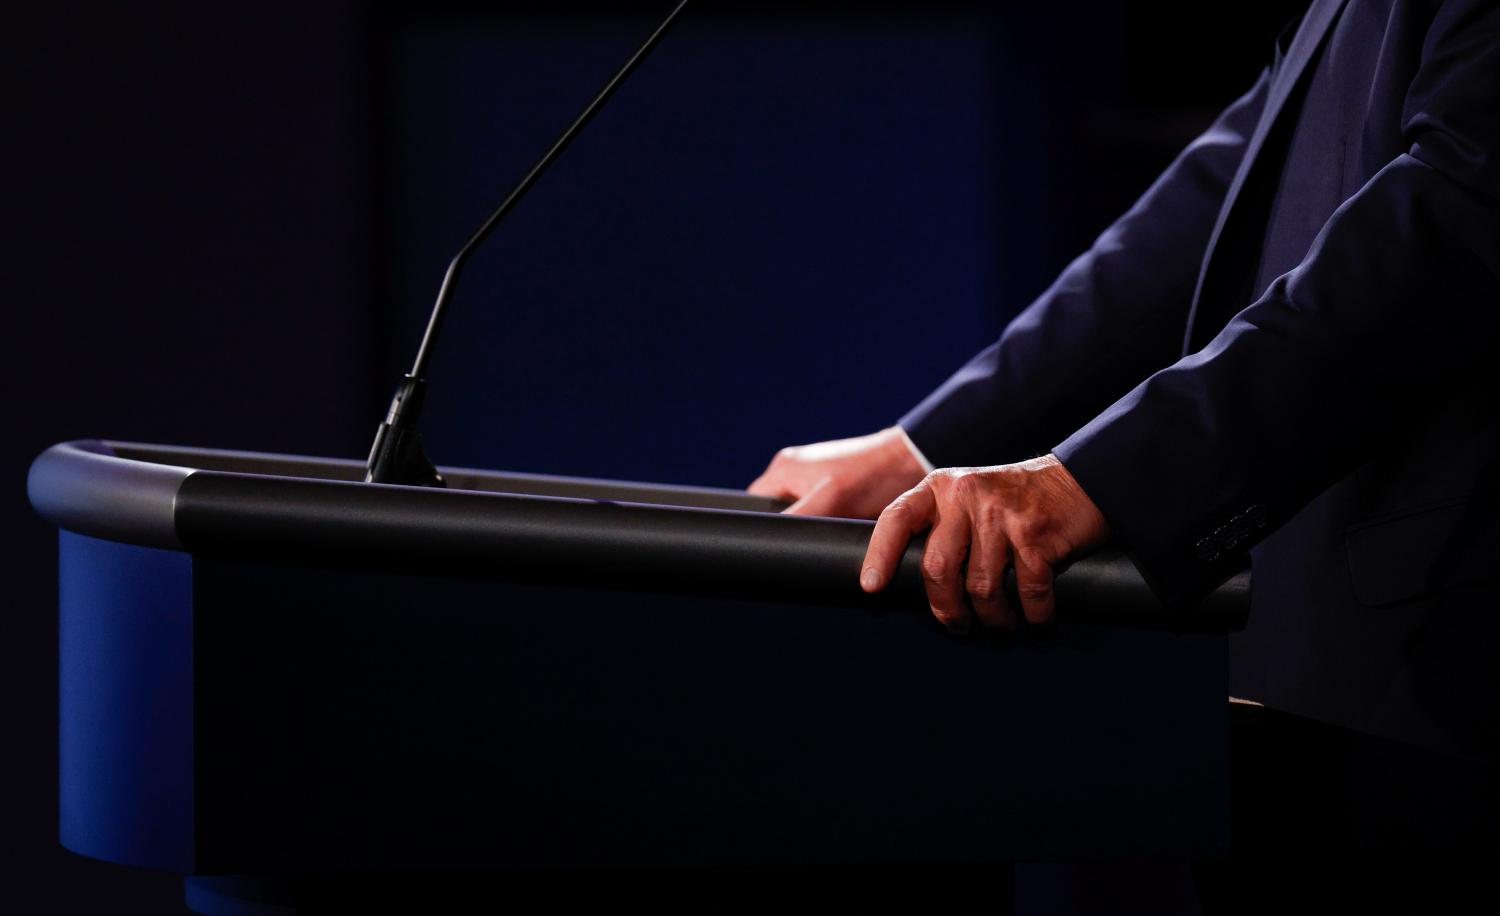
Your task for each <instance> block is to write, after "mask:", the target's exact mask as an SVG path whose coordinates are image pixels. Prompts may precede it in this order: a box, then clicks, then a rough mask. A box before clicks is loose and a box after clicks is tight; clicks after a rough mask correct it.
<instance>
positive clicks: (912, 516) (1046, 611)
mask: <svg viewBox="0 0 1500 916" xmlns="http://www.w3.org/2000/svg"><path fill="white" fill-rule="evenodd" d="M929 527H930V528H931V529H932V534H930V535H929V536H928V538H927V547H926V549H925V550H924V552H923V554H922V578H923V581H924V582H925V584H926V586H927V601H928V603H929V604H931V605H932V613H933V615H934V616H936V617H937V619H938V620H939V621H941V622H942V623H943V624H944V625H945V626H947V627H948V629H949V631H950V632H953V633H960V634H961V633H966V632H968V630H969V627H970V626H971V625H972V623H973V619H974V615H978V617H979V620H980V622H981V623H983V624H984V625H986V626H990V627H999V628H1001V629H1005V630H1015V629H1017V628H1018V627H1019V626H1020V620H1019V618H1018V617H1017V616H1016V609H1015V608H1013V607H1011V606H1010V602H1009V600H1008V599H1007V598H1006V594H1005V570H1006V567H1008V566H1014V567H1015V570H1016V593H1017V596H1018V597H1019V598H1020V601H1021V611H1022V613H1023V614H1024V615H1025V617H1026V620H1027V621H1028V622H1029V623H1034V624H1039V623H1049V622H1051V620H1052V615H1053V596H1052V573H1053V570H1054V569H1056V568H1057V567H1058V566H1059V565H1061V564H1063V563H1066V562H1068V561H1069V560H1071V559H1073V558H1075V557H1078V556H1081V555H1082V554H1085V553H1087V552H1089V551H1090V550H1092V549H1093V548H1095V547H1098V546H1099V545H1101V544H1103V543H1104V541H1105V540H1107V539H1108V537H1109V524H1108V523H1107V522H1106V521H1105V520H1104V516H1103V515H1102V514H1101V513H1100V512H1099V508H1098V507H1097V506H1095V505H1094V502H1093V500H1091V499H1089V497H1088V495H1087V494H1085V493H1084V492H1083V488H1082V487H1080V486H1079V485H1078V481H1076V480H1074V479H1073V475H1072V474H1070V473H1068V469H1067V468H1065V467H1063V466H1062V462H1060V461H1058V460H1057V458H1056V457H1055V456H1053V455H1047V456H1045V457H1042V458H1033V459H1031V460H1030V461H1023V462H1021V463H1020V464H1006V465H1000V466H998V467H989V468H944V469H942V470H938V471H934V472H933V473H931V474H929V475H927V477H926V479H924V480H923V481H922V482H921V483H920V484H918V485H917V486H915V487H913V488H912V489H910V490H908V491H906V492H905V493H903V494H902V495H901V496H900V497H899V498H897V499H896V501H895V502H893V503H891V504H890V506H888V507H886V510H885V511H884V512H882V513H880V521H879V522H878V523H877V524H876V525H875V533H874V534H873V535H872V536H871V537H870V546H869V549H868V550H867V551H866V552H865V562H864V572H863V574H862V575H861V577H860V585H861V586H862V587H863V588H864V590H865V591H867V592H875V591H879V590H880V589H882V588H884V587H885V585H886V583H888V582H890V581H891V577H892V576H893V575H895V572H896V567H897V565H898V564H899V563H900V562H901V554H902V553H903V552H904V551H905V549H906V544H907V541H909V540H910V539H911V536H912V535H914V534H916V533H918V532H920V531H922V530H924V529H926V528H929ZM971 608H972V613H971Z"/></svg>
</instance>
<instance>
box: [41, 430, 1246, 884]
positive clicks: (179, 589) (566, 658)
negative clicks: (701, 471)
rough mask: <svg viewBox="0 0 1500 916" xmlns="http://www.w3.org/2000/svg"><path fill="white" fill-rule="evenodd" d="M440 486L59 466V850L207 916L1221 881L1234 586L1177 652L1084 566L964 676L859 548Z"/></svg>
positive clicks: (619, 503) (134, 451)
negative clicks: (609, 887) (515, 894)
mask: <svg viewBox="0 0 1500 916" xmlns="http://www.w3.org/2000/svg"><path fill="white" fill-rule="evenodd" d="M442 471H443V474H444V476H445V477H446V478H447V479H448V480H449V482H450V488H449V489H446V490H444V489H425V488H415V487H399V486H383V485H376V484H366V483H363V482H361V476H362V473H363V465H362V464H361V463H360V462H356V461H337V460H328V459H315V458H300V457H290V456H278V455H268V454H256V453H245V452H224V451H210V450H203V449H187V448H169V447H162V446H154V445H140V444H130V443H122V442H103V441H79V442H71V443H66V444H62V445H57V446H54V447H53V448H51V449H49V450H47V451H46V452H44V453H43V454H42V455H41V456H40V457H39V458H38V459H37V460H36V462H35V463H34V464H33V466H32V469H31V475H30V479H29V492H30V497H31V501H32V504H33V505H34V506H35V508H36V509H37V511H38V512H40V513H41V514H42V515H43V516H45V517H46V518H47V519H49V520H51V521H52V522H54V523H55V524H57V525H58V526H59V528H61V529H62V530H61V535H60V540H59V565H60V593H59V594H60V600H59V625H60V647H61V648H60V678H61V680H60V694H59V698H60V699H59V704H60V709H59V716H60V728H61V738H60V741H61V743H60V767H61V774H60V799H59V810H60V819H61V838H62V842H63V844H64V845H65V846H66V847H67V848H69V849H71V850H73V851H74V852H77V853H79V854H82V855H85V856H91V857H94V858H98V859H102V860H106V861H109V862H116V863H123V864H127V865H135V866H144V867H149V868H156V869H164V870H168V871H171V872H176V873H179V874H182V875H184V876H190V885H189V900H190V903H193V905H194V906H195V907H196V908H198V909H200V910H202V911H204V912H213V911H214V907H215V906H216V905H217V904H216V901H218V897H216V896H215V895H216V894H220V893H221V892H222V891H223V886H220V885H214V884H212V882H200V883H199V884H196V885H194V884H192V883H191V882H192V876H198V877H199V878H202V877H203V876H227V875H257V876H280V877H281V878H297V877H298V876H303V877H309V876H319V877H320V880H324V881H325V882H327V881H332V882H335V884H337V883H338V882H345V884H346V885H347V886H355V885H358V884H359V883H360V882H362V881H367V880H376V879H378V878H381V877H382V876H383V877H389V876H393V875H395V876H399V875H407V876H421V879H422V880H428V881H435V882H441V881H443V880H446V876H452V875H486V876H490V877H491V878H492V879H493V880H495V881H501V882H503V881H505V880H509V879H511V878H516V879H517V880H519V877H518V876H524V875H536V874H554V875H555V874H561V873H564V872H563V871H559V870H565V873H566V874H569V875H579V874H584V875H590V874H592V875H597V874H614V875H617V876H618V875H621V874H625V873H624V872H622V871H620V870H621V869H624V868H630V869H631V871H630V872H629V874H631V875H642V874H645V875H658V876H680V875H688V874H694V873H703V872H704V871H705V870H713V869H731V870H735V869H742V868H744V867H747V866H755V867H757V868H758V870H764V871H767V872H772V871H775V869H776V868H778V867H782V866H805V865H814V864H816V865H830V866H845V867H855V866H860V867H862V866H880V867H881V869H885V868H887V867H889V868H896V867H898V866H946V865H970V864H976V863H989V862H1005V861H1012V860H1026V859H1030V860H1036V859H1090V858H1110V857H1132V858H1138V857H1150V856H1173V857H1195V856H1214V855H1220V854H1223V853H1225V852H1227V847H1228V826H1227V809H1228V802H1227V786H1228V776H1227V748H1226V712H1225V708H1226V703H1225V641H1224V638H1223V635H1222V634H1223V632H1224V630H1226V629H1228V628H1231V627H1234V626H1237V625H1238V624H1239V623H1241V622H1242V621H1243V618H1244V615H1245V613H1246V611H1247V608H1248V589H1249V580H1248V575H1242V576H1240V577H1238V578H1236V579H1233V580H1231V581H1230V582H1228V583H1226V585H1225V586H1223V587H1222V588H1220V589H1219V590H1218V591H1217V592H1216V593H1215V594H1214V595H1213V596H1211V597H1210V598H1209V599H1208V600H1207V601H1206V602H1205V603H1204V604H1203V605H1202V606H1201V607H1199V608H1198V609H1197V610H1196V611H1194V612H1193V613H1192V614H1190V615H1187V616H1179V617H1176V618H1173V617H1169V616H1167V615H1166V614H1165V612H1164V611H1163V610H1162V609H1161V608H1160V606H1159V605H1158V604H1157V603H1156V602H1155V600H1154V599H1153V597H1152V596H1151V594H1150V592H1149V590H1148V589H1147V587H1146V585H1145V583H1144V582H1143V581H1142V580H1141V578H1140V575H1139V573H1138V572H1137V571H1136V570H1135V568H1134V567H1133V566H1132V564H1131V563H1130V561H1129V560H1128V558H1126V557H1125V556H1124V555H1123V554H1120V553H1104V554H1101V555H1098V556H1096V557H1092V558H1089V559H1086V560H1083V561H1080V562H1078V563H1077V564H1075V565H1074V566H1073V567H1072V568H1070V569H1069V570H1067V571H1066V572H1064V573H1062V574H1061V575H1060V576H1059V577H1058V580H1057V588H1058V609H1059V610H1058V616H1059V621H1060V623H1059V625H1058V627H1057V628H1056V630H1055V632H1053V633H1052V634H1050V636H1048V637H1046V638H1031V637H1025V636H1023V637H1020V638H1016V639H1011V640H1002V639H994V638H985V637H981V638H974V639H970V640H957V639H954V638H952V637H950V636H948V635H947V634H946V633H944V632H943V631H942V629H941V627H939V626H938V625H937V624H936V622H935V621H933V620H932V618H931V615H930V613H929V612H928V610H927V607H926V602H925V599H924V597H923V593H922V585H921V582H920V577H919V573H918V567H917V564H918V561H919V559H920V544H914V545H913V546H911V547H910V548H909V549H908V550H907V553H906V555H905V557H904V559H903V562H902V565H901V569H900V572H899V574H898V575H897V577H896V580H895V582H894V583H893V584H892V586H891V587H890V588H888V589H887V592H886V593H884V594H882V595H880V596H873V597H872V596H868V595H865V594H864V593H863V592H862V591H861V590H860V589H859V586H858V583H857V580H858V572H859V565H860V560H861V558H862V557H863V554H864V549H865V544H866V542H867V541H868V538H869V534H870V530H871V527H872V526H871V524H870V523H867V522H858V521H847V520H837V519H821V518H795V517H789V516H783V515H779V514H776V512H775V510H776V509H777V508H778V506H777V505H776V504H775V503H773V502H772V501H770V500H766V499H762V498H759V497H754V496H750V495H748V494H745V493H743V492H739V491H729V490H712V489H703V488H688V487H667V486H657V485H647V484H633V483H620V482H611V481H595V480H584V479H577V478H563V477H544V476H535V475H518V474H503V473H491V472H482V471H469V470H460V469H452V468H444V469H442ZM1215 631H1217V632H1215ZM760 867H764V869H760ZM667 880H671V878H670V877H669V878H668V879H667ZM323 886H325V887H326V886H328V885H327V884H325V885H323ZM195 888H196V889H195ZM195 894H196V897H195ZM219 902H222V901H219ZM241 903H244V901H240V903H236V904H235V905H237V906H238V905H240V904H241ZM245 905H249V904H245ZM223 911H224V912H228V911H230V910H227V909H226V910H223ZM235 911H236V912H241V911H245V910H235ZM269 911H275V910H274V908H273V909H272V910H268V912H269Z"/></svg>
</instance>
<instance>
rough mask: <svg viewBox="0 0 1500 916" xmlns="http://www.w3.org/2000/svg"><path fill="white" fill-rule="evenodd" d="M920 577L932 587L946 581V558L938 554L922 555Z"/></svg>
mask: <svg viewBox="0 0 1500 916" xmlns="http://www.w3.org/2000/svg"><path fill="white" fill-rule="evenodd" d="M922 575H923V576H924V577H925V578H926V579H927V581H929V582H931V583H933V584H934V585H941V584H942V583H944V582H946V581H947V580H948V558H947V557H945V556H943V555H942V554H940V553H934V552H931V551H929V552H927V553H924V554H923V555H922Z"/></svg>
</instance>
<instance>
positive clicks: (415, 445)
mask: <svg viewBox="0 0 1500 916" xmlns="http://www.w3.org/2000/svg"><path fill="white" fill-rule="evenodd" d="M687 2H688V0H678V3H677V5H676V6H674V7H673V8H672V11H671V12H670V13H668V14H667V18H666V19H664V20H662V23H661V25H659V26H657V27H656V31H654V32H652V33H651V36H650V37H649V38H647V39H646V41H645V43H644V44H642V45H641V46H640V48H639V49H637V50H636V52H635V53H634V54H632V55H631V56H630V59H629V60H627V61H626V62H625V65H624V66H622V67H621V68H620V69H619V71H618V72H617V73H615V75H614V76H612V77H610V79H609V82H607V83H605V84H604V88H603V89H601V90H599V94H598V95H596V96H594V99H593V101H591V102H589V103H588V105H587V106H586V107H585V108H584V109H583V112H582V113H581V114H580V115H579V116H578V117H577V118H575V119H574V120H573V123H572V124H570V125H568V128H567V129H566V130H564V131H563V132H562V136H560V137H558V138H557V140H556V141H555V142H554V143H553V144H552V146H551V148H549V149H548V150H547V152H545V153H543V154H542V158H541V159H539V160H538V161H537V163H536V165H534V166H532V167H531V171H529V172H527V173H526V175H525V176H524V177H523V178H522V179H521V181H520V183H519V184H517V185H516V187H515V189H514V190H513V191H511V192H510V194H509V195H507V196H506V198H505V200H504V201H502V202H501V203H500V206H499V207H496V208H495V212H493V213H491V214H490V215H489V218H488V219H486V220H485V221H484V223H483V224H481V225H480V227H479V229H478V231H476V232H475V233H474V235H473V236H471V237H470V238H469V240H468V241H467V242H465V243H464V245H463V247H462V248H460V249H459V250H458V253H457V254H455V255H454V256H453V260H452V261H450V262H448V269H447V270H446V271H445V272H444V273H443V283H442V285H441V286H440V287H438V294H437V301H436V302H434V303H433V306H432V315H431V317H430V318H428V319H427V330H426V331H425V332H424V333H423V334H422V343H421V345H420V346H419V347H418V348H417V358H416V360H415V361H414V362H413V363H412V367H411V371H410V372H408V373H407V374H405V375H404V376H402V378H401V382H400V384H399V385H398V386H397V388H396V395H395V397H394V398H392V399H391V406H390V408H389V409H388V410H387V411H386V417H385V422H383V423H381V424H380V429H379V430H377V431H376V433H375V442H374V444H373V445H372V446H371V448H370V457H369V460H368V461H367V462H366V466H365V480H366V482H369V483H393V484H406V485H410V486H423V487H441V486H444V485H445V484H444V482H443V478H442V475H441V474H439V473H438V472H437V469H436V468H435V467H433V464H432V462H431V461H429V460H428V458H427V455H426V453H425V452H424V451H423V449H422V439H421V435H420V434H419V433H418V432H417V421H418V419H419V418H420V416H421V412H422V402H423V397H424V394H425V390H426V386H427V382H426V376H427V367H428V364H429V362H430V361H431V358H432V348H433V345H434V343H435V342H436V340H437V335H438V331H439V330H440V329H441V328H442V326H443V319H444V318H445V317H447V313H448V303H449V301H450V300H451V299H452V298H453V290H454V288H455V287H456V286H457V284H458V278H459V276H460V275H461V274H462V273H463V268H464V264H465V263H466V262H467V261H468V259H469V255H470V254H472V253H473V251H474V249H476V248H477V247H479V245H480V244H481V243H483V242H484V240H485V239H486V238H488V237H489V235H490V233H491V232H493V231H494V229H495V227H496V226H497V225H499V223H500V221H501V220H502V219H504V218H505V215H506V214H507V213H509V212H510V211H511V210H512V209H514V208H515V205H516V204H517V203H518V202H519V201H520V199H521V198H522V197H523V196H525V194H526V192H527V191H529V190H530V189H531V187H532V185H534V184H536V181H537V179H538V178H540V177H541V175H542V173H543V172H545V171H546V170H547V167H548V166H550V165H551V164H552V162H553V160H555V159H556V158H557V156H558V154H560V153H561V152H562V151H563V150H564V149H566V148H567V146H568V144H569V143H571V142H573V138H574V137H575V136H577V135H578V132H579V131H580V130H582V129H583V126H584V125H585V124H587V123H588V122H589V120H590V119H591V118H593V116H594V113H595V112H597V111H598V110H599V108H600V106H602V105H603V104H604V102H605V101H607V100H608V99H609V97H610V96H611V95H613V94H614V92H615V90H616V89H617V88H619V86H620V84H621V83H622V82H624V80H625V78H626V77H627V76H629V75H630V74H631V72H632V71H633V70H635V68H636V67H637V66H639V65H640V63H641V61H643V60H645V59H646V55H647V54H649V53H650V52H651V49H652V48H654V47H655V46H656V43H657V42H658V41H659V40H660V39H661V37H662V36H663V35H665V34H666V32H667V30H668V29H670V28H671V27H672V24H673V23H674V22H675V21H676V20H677V14H678V13H681V12H682V9H683V7H685V6H687Z"/></svg>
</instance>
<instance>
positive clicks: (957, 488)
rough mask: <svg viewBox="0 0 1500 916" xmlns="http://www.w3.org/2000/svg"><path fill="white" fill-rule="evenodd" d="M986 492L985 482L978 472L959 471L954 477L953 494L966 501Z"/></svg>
mask: <svg viewBox="0 0 1500 916" xmlns="http://www.w3.org/2000/svg"><path fill="white" fill-rule="evenodd" d="M983 492H984V482H983V481H981V480H980V479H979V475H978V474H974V473H959V474H957V475H956V476H955V477H954V478H953V495H955V496H957V497H958V498H959V499H962V500H965V501H972V500H975V499H977V498H978V497H979V496H980V495H982V494H983Z"/></svg>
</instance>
